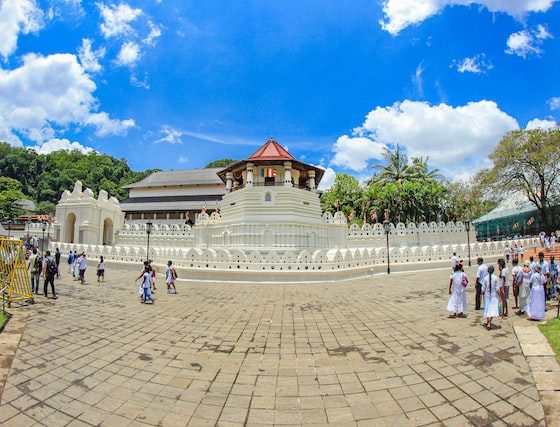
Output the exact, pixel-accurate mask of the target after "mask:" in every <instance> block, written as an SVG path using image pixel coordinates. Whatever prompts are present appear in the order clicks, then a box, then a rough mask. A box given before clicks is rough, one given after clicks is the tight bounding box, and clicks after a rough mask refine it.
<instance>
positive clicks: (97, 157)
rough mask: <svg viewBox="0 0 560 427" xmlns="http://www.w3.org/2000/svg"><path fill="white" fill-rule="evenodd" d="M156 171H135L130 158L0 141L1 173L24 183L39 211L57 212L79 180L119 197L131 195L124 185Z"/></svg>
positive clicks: (95, 189) (24, 193) (27, 195)
mask: <svg viewBox="0 0 560 427" xmlns="http://www.w3.org/2000/svg"><path fill="white" fill-rule="evenodd" d="M153 171H154V170H147V171H144V172H135V171H133V170H131V169H130V167H129V166H128V163H127V161H126V159H115V158H114V157H111V156H108V155H105V154H98V153H91V154H83V153H81V152H79V151H77V150H74V151H70V152H69V151H55V152H53V153H50V154H37V153H36V152H35V151H34V150H30V149H26V148H19V147H12V146H11V145H9V144H7V143H0V176H2V177H7V178H12V179H14V180H17V181H18V182H19V183H20V184H21V188H20V191H21V193H22V194H23V196H24V198H27V199H31V200H33V201H34V202H35V203H36V205H37V207H38V210H37V213H53V211H54V206H55V205H56V203H57V202H58V200H59V199H60V195H61V194H62V192H63V191H64V190H67V189H70V190H71V189H72V187H73V186H74V183H75V182H76V181H77V180H80V181H82V183H83V184H84V186H85V187H89V188H91V189H92V190H93V191H94V192H95V193H98V192H99V190H105V191H107V192H108V193H109V195H111V196H115V197H117V198H118V199H119V200H122V199H125V198H126V197H127V195H128V192H127V190H126V189H123V188H122V186H124V185H127V184H130V183H132V182H136V181H138V180H140V179H142V178H144V177H146V176H147V175H149V174H150V173H152V172H153Z"/></svg>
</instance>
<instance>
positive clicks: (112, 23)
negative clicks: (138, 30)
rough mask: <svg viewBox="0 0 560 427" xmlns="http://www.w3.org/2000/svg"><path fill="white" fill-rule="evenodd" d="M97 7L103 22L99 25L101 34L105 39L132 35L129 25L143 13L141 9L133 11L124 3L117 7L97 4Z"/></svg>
mask: <svg viewBox="0 0 560 427" xmlns="http://www.w3.org/2000/svg"><path fill="white" fill-rule="evenodd" d="M97 6H98V7H99V11H100V12H101V16H102V17H103V22H102V23H101V25H100V28H101V33H102V34H103V36H105V37H106V38H109V37H116V36H119V35H126V34H130V33H132V32H133V30H132V27H131V26H130V23H131V22H132V21H134V20H135V19H136V18H138V17H139V16H140V15H142V13H143V12H142V9H138V8H136V9H133V8H131V7H130V6H129V5H127V4H126V3H121V4H119V5H118V6H117V5H115V4H111V5H108V6H107V5H105V4H104V3H98V4H97Z"/></svg>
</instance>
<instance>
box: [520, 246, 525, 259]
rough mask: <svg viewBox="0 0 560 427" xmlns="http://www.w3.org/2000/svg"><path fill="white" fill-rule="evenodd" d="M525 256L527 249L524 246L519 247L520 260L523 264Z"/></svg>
mask: <svg viewBox="0 0 560 427" xmlns="http://www.w3.org/2000/svg"><path fill="white" fill-rule="evenodd" d="M524 255H525V248H524V247H523V245H521V246H519V259H520V260H521V262H523V256H524Z"/></svg>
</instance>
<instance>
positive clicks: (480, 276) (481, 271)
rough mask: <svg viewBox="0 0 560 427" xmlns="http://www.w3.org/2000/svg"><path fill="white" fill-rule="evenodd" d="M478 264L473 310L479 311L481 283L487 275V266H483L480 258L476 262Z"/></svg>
mask: <svg viewBox="0 0 560 427" xmlns="http://www.w3.org/2000/svg"><path fill="white" fill-rule="evenodd" d="M476 263H477V264H478V270H476V285H475V287H476V294H475V301H474V302H475V304H474V309H475V310H480V300H481V297H482V282H483V281H484V279H485V278H486V276H487V275H488V266H487V265H486V264H484V260H483V259H482V258H478V259H477V260H476Z"/></svg>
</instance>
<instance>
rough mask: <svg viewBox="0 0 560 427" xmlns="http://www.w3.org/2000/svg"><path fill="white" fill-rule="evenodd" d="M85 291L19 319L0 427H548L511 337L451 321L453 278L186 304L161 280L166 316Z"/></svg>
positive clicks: (229, 288)
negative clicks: (20, 325)
mask: <svg viewBox="0 0 560 427" xmlns="http://www.w3.org/2000/svg"><path fill="white" fill-rule="evenodd" d="M468 273H469V276H470V277H472V276H473V275H474V268H473V269H470V270H469V272H468ZM87 276H89V279H91V281H90V282H89V283H88V284H86V285H79V284H78V282H72V281H71V278H69V277H68V275H67V274H64V276H63V278H62V279H61V280H59V281H58V282H57V286H58V289H59V296H60V298H59V299H58V300H56V301H55V300H51V299H48V300H47V299H45V298H44V297H38V300H37V303H36V304H35V305H34V306H29V307H26V308H19V309H18V310H21V311H23V312H25V313H26V314H28V320H27V325H26V328H25V331H24V333H23V335H22V338H21V341H20V344H19V348H18V350H17V352H16V355H15V358H14V359H13V363H12V367H11V370H10V373H9V376H8V380H7V383H6V386H5V390H4V393H3V395H2V400H1V403H0V425H4V426H28V425H29V426H31V425H44V426H49V427H55V426H65V425H69V426H97V425H101V426H144V425H152V426H153V425H158V426H183V425H187V424H189V425H195V426H198V425H201V426H204V425H211V426H213V425H219V426H222V425H223V426H230V425H231V426H234V425H259V424H260V425H272V424H274V425H300V424H309V425H312V424H316V425H325V424H327V423H330V424H339V425H367V426H383V425H389V426H392V425H394V426H416V425H445V426H463V425H476V426H481V425H494V426H505V425H509V426H513V425H519V426H521V425H527V426H534V425H544V413H543V407H542V405H541V403H540V402H539V394H538V391H537V388H536V386H535V383H534V380H533V377H532V375H531V373H530V369H529V366H528V363H527V361H526V359H525V357H524V356H523V354H522V352H521V348H520V346H519V343H518V341H517V339H516V336H515V333H514V332H513V326H512V321H511V320H498V321H497V322H496V328H495V329H493V330H491V331H486V330H485V329H484V328H483V327H482V326H481V322H482V320H481V318H480V312H475V311H471V312H470V313H469V316H468V317H467V318H465V319H448V318H447V313H446V312H445V307H446V304H447V298H448V295H447V289H448V280H449V279H448V277H449V272H448V271H447V270H438V271H430V272H421V273H405V274H393V275H391V276H389V277H388V276H386V275H380V276H375V277H373V278H368V279H362V280H354V281H348V282H340V283H336V284H332V283H329V284H288V285H281V284H266V283H263V284H231V283H230V284H219V283H218V284H217V283H185V282H183V283H179V284H178V290H179V294H178V295H166V294H165V293H164V285H163V279H162V278H158V281H159V286H158V292H157V295H156V303H155V305H153V306H152V305H143V304H140V302H139V295H138V291H137V289H138V288H137V285H135V284H134V283H133V276H134V274H132V273H131V272H124V271H111V270H108V271H107V276H108V281H107V282H106V283H103V284H98V283H96V282H94V281H93V269H90V271H88V273H87ZM473 300H474V294H473V293H472V289H470V294H469V303H471V302H472V301H473ZM515 321H518V320H515Z"/></svg>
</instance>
